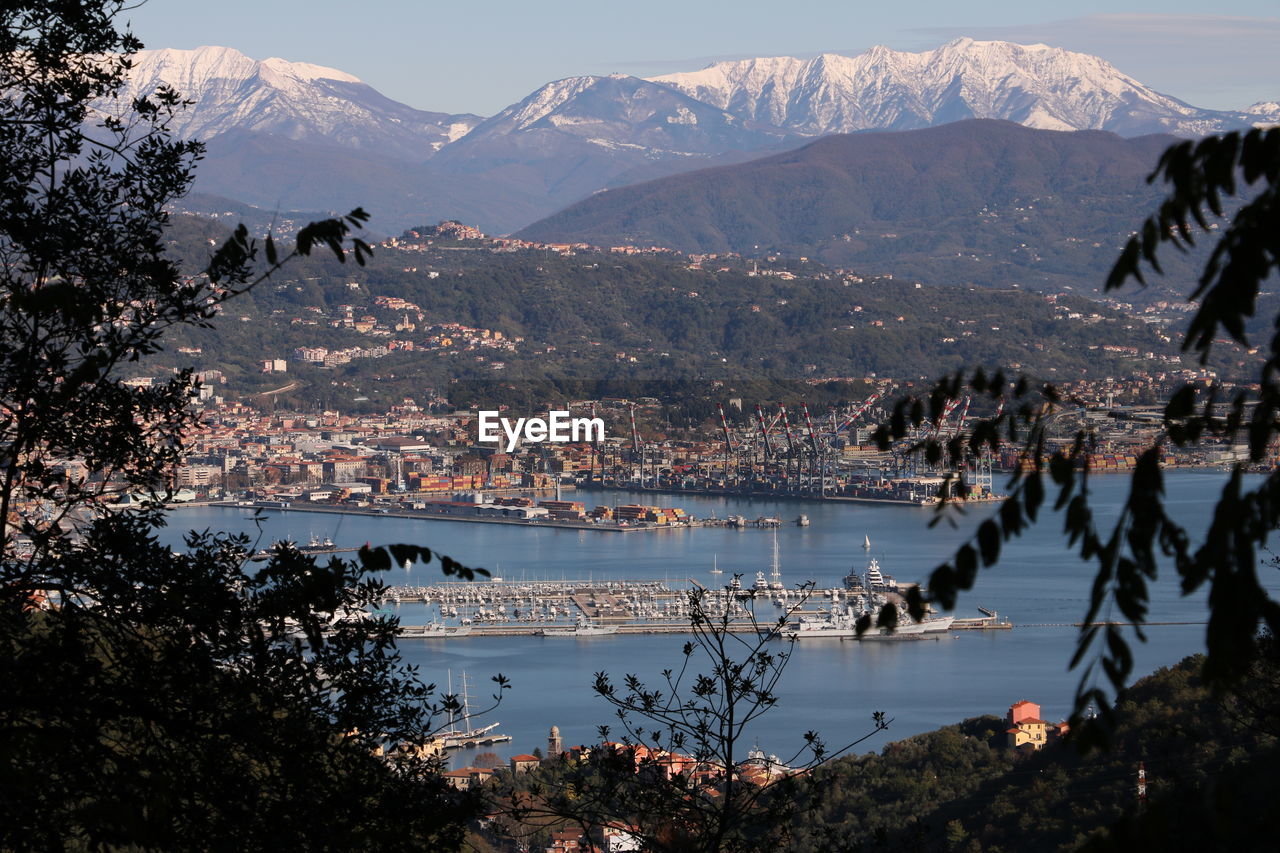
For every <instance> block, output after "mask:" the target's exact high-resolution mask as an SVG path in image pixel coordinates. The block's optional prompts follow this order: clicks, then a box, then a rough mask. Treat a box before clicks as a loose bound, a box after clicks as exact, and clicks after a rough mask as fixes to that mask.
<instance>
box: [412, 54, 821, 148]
mask: <svg viewBox="0 0 1280 853" xmlns="http://www.w3.org/2000/svg"><path fill="white" fill-rule="evenodd" d="M795 135H796V134H794V133H793V132H788V131H783V130H780V129H778V128H775V127H771V126H765V125H762V123H761V122H757V121H752V120H743V119H741V118H739V117H737V116H735V115H733V114H731V113H729V112H726V111H725V110H723V109H720V108H718V107H715V106H711V105H710V104H707V103H705V102H703V101H699V100H696V99H694V98H690V97H689V96H687V95H685V94H684V93H682V92H679V91H677V90H675V89H673V88H671V87H668V86H661V85H658V84H656V83H650V82H648V81H646V80H642V79H640V78H638V77H629V76H627V75H625V74H614V75H610V76H608V77H570V78H567V79H565V80H557V81H556V82H553V83H548V84H546V85H545V86H542V87H541V88H539V89H538V90H536V91H535V92H533V93H532V94H530V95H529V96H528V97H527V98H525V99H524V100H522V101H520V102H519V103H516V104H512V105H511V106H509V107H507V108H506V109H505V110H503V111H502V112H500V113H498V114H497V115H495V116H493V117H492V118H490V119H486V120H485V121H484V122H482V123H481V124H480V125H478V126H477V127H476V128H475V130H474V131H472V132H471V133H470V134H468V135H467V136H466V137H465V138H464V139H462V140H460V141H458V142H457V143H454V144H453V145H451V146H449V148H448V149H446V150H445V151H444V152H442V153H441V156H440V157H439V158H438V162H437V164H436V165H437V166H442V165H444V164H447V163H453V162H460V161H461V160H462V159H464V158H466V159H472V158H475V157H477V156H479V155H480V154H481V152H487V151H489V150H490V149H493V148H494V147H495V146H498V147H507V146H515V147H518V148H521V149H524V150H544V151H548V152H549V151H551V150H553V149H554V148H555V146H556V144H557V143H564V142H569V141H572V142H573V143H574V144H575V145H581V144H585V145H588V146H594V147H597V148H600V149H604V150H609V151H619V150H629V151H632V152H636V153H642V154H643V156H644V157H646V158H648V159H665V158H682V157H706V156H709V155H717V154H722V153H725V152H727V151H740V150H753V149H758V148H764V147H768V146H772V145H776V144H777V143H779V142H781V141H784V140H786V139H787V138H789V137H794V136H795ZM517 140H518V141H517ZM494 153H497V152H496V151H495V152H494Z"/></svg>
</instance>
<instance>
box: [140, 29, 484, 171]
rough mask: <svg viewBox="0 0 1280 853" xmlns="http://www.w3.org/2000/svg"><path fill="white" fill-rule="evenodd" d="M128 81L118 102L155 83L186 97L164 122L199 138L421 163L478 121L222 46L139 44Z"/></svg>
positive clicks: (343, 76) (321, 70)
mask: <svg viewBox="0 0 1280 853" xmlns="http://www.w3.org/2000/svg"><path fill="white" fill-rule="evenodd" d="M129 83H130V85H129V89H128V90H127V91H125V92H124V96H125V98H124V99H122V102H124V103H127V102H128V99H129V98H132V97H134V96H136V95H139V94H143V93H147V92H151V91H154V90H155V88H156V86H158V85H160V84H167V85H169V86H172V87H173V88H174V89H175V90H177V91H178V92H179V93H180V94H181V95H182V96H183V97H184V98H186V99H188V100H190V101H192V102H193V105H192V106H191V107H190V108H189V109H187V110H185V111H183V112H181V113H180V114H179V115H178V116H177V117H176V118H175V120H174V122H173V124H172V127H173V128H174V130H175V131H176V132H177V133H179V134H180V135H181V136H184V137H196V138H199V139H204V140H210V139H214V138H216V137H217V136H220V135H222V134H226V133H231V132H246V131H247V132H253V133H269V134H273V135H276V136H285V137H287V138H289V139H291V140H296V141H302V142H318V143H328V144H335V145H338V146H341V147H343V148H350V149H359V150H363V151H368V152H371V153H378V154H383V155H386V156H390V157H394V158H396V159H402V160H408V161H409V162H421V161H424V160H426V159H428V158H430V157H431V156H432V155H433V154H434V153H435V152H436V151H438V150H439V149H440V148H442V147H444V146H445V145H447V144H449V143H450V142H452V141H454V140H455V139H458V138H460V137H462V136H464V135H465V134H466V133H467V132H468V131H470V130H471V128H473V127H475V125H476V124H478V123H479V121H480V117H479V116H473V115H448V114H446V113H434V112H424V111H422V110H416V109H413V108H412V107H408V106H405V105H404V104H401V103H398V102H396V101H393V100H391V99H390V98H387V97H385V96H384V95H382V94H380V93H379V92H378V91H377V90H376V89H374V88H373V87H371V86H369V85H367V84H365V83H363V82H361V81H360V80H359V79H358V78H356V77H353V76H352V75H350V74H347V73H345V72H343V71H338V70H337V69H334V68H325V67H323V66H319V65H310V64H308V63H304V62H288V61H286V60H283V59H264V60H261V61H259V60H255V59H251V58H249V57H248V56H245V55H244V54H243V53H240V52H239V51H237V50H233V49H231V48H228V47H200V48H196V49H195V50H144V51H140V52H139V53H138V54H137V55H136V56H135V57H134V58H133V69H132V71H131V73H130V76H129Z"/></svg>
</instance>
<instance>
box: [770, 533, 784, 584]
mask: <svg viewBox="0 0 1280 853" xmlns="http://www.w3.org/2000/svg"><path fill="white" fill-rule="evenodd" d="M772 577H773V582H774V583H775V584H777V585H778V586H781V585H782V564H781V562H780V561H779V560H778V528H776V527H775V528H773V573H772Z"/></svg>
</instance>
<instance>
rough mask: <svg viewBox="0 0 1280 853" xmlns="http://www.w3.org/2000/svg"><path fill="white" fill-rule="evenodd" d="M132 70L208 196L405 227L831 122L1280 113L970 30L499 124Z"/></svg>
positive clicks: (521, 216)
mask: <svg viewBox="0 0 1280 853" xmlns="http://www.w3.org/2000/svg"><path fill="white" fill-rule="evenodd" d="M133 64H134V67H133V70H132V73H131V75H130V87H129V89H128V91H126V92H124V93H123V95H124V98H125V99H127V98H129V97H132V96H135V95H138V94H144V93H148V92H150V91H152V90H154V88H155V87H156V86H157V85H159V84H162V83H163V84H167V85H170V86H172V87H173V88H174V89H176V90H177V91H178V92H179V93H181V94H182V95H183V96H184V97H185V98H187V99H189V100H191V101H192V102H193V104H192V106H191V107H190V108H188V109H186V110H184V111H181V112H180V113H179V114H178V115H177V116H176V117H175V118H174V120H173V123H172V127H173V128H174V129H175V130H176V131H177V132H178V133H179V134H180V135H182V136H186V137H195V138H199V139H203V140H205V141H207V142H208V143H209V147H208V153H207V156H206V158H205V159H204V161H203V162H202V163H201V166H200V168H199V170H198V171H197V176H196V189H197V190H200V191H202V192H205V193H208V194H211V195H217V196H223V197H226V198H230V199H236V200H239V201H244V202H248V203H251V204H255V205H259V206H264V207H267V208H268V209H282V210H288V209H300V210H323V209H337V208H339V207H343V206H354V205H355V204H362V205H364V206H365V207H367V208H369V209H371V210H373V211H375V213H376V214H377V215H378V216H379V219H380V225H379V227H386V228H387V229H388V230H395V229H397V228H402V227H408V226H413V225H419V224H421V223H423V222H428V221H432V220H434V219H440V218H449V217H456V216H461V217H464V218H466V219H467V221H469V222H474V223H476V224H478V225H480V226H481V227H483V228H484V229H486V230H488V231H491V232H494V233H504V232H510V231H515V230H517V229H518V228H520V227H521V226H524V225H526V224H528V223H530V222H533V221H535V220H537V219H540V218H542V217H544V216H547V215H548V214H551V213H554V212H555V211H557V210H559V209H561V208H563V207H565V206H567V205H569V204H572V203H574V202H576V201H579V200H580V199H583V198H587V197H589V196H591V195H593V194H594V193H597V192H599V191H600V190H602V189H608V188H616V187H620V186H623V185H625V184H629V183H634V182H637V181H643V180H649V179H654V178H660V177H664V176H668V175H673V174H676V173H679V172H687V171H691V170H694V169H700V168H703V167H706V166H712V165H726V164H731V163H738V162H743V161H745V160H748V159H752V158H756V157H759V156H763V155H766V154H770V153H774V152H777V151H781V150H785V149H788V148H794V147H796V146H798V145H800V144H803V143H806V142H808V141H810V140H811V139H812V138H813V137H816V136H821V135H824V134H830V133H847V132H852V131H860V130H871V129H893V130H900V129H912V128H923V127H928V126H932V125H938V124H945V123H947V122H951V121H955V120H957V119H962V118H1001V119H1007V120H1011V121H1015V122H1018V123H1021V124H1024V125H1027V126H1030V127H1033V128H1039V129H1052V130H1077V129H1079V130H1083V129H1093V130H1098V129H1101V130H1110V131H1114V132H1115V133H1118V134H1120V135H1123V136H1138V135H1142V134H1149V133H1161V132H1162V133H1174V134H1178V135H1183V136H1196V135H1201V134H1204V133H1210V132H1215V131H1221V130H1226V129H1230V128H1236V127H1249V126H1252V125H1255V124H1275V123H1280V104H1277V103H1271V102H1267V103H1258V104H1254V105H1253V106H1252V107H1249V108H1247V109H1244V110H1241V111H1239V112H1215V111H1210V110H1200V109H1197V108H1195V107H1192V106H1190V105H1188V104H1186V103H1184V102H1182V101H1179V100H1177V99H1176V98H1172V97H1169V96H1167V95H1163V94H1160V93H1158V92H1155V91H1153V90H1152V89H1150V88H1149V87H1147V86H1145V85H1143V84H1142V83H1140V82H1138V81H1137V80H1135V79H1133V78H1132V77H1129V76H1127V75H1125V74H1123V73H1121V72H1120V71H1118V70H1117V69H1116V68H1114V67H1113V66H1111V65H1110V64H1108V63H1107V62H1105V61H1103V60H1101V59H1099V58H1098V57H1095V56H1089V55H1087V54H1081V53H1072V52H1070V51H1066V50H1060V49H1057V48H1051V47H1046V46H1045V45H1029V46H1028V45H1016V44H1010V43H1007V42H979V41H974V40H972V39H958V40H956V41H953V42H950V43H949V44H946V45H943V46H942V47H940V48H938V49H937V50H932V51H927V52H924V53H904V52H900V51H894V50H890V49H888V48H884V47H877V48H874V49H872V50H870V51H868V52H867V53H864V54H861V55H859V56H853V57H849V56H840V55H835V54H826V55H823V56H819V57H817V58H815V59H808V60H802V59H796V58H791V57H773V58H757V59H747V60H741V61H737V62H722V63H717V64H715V65H712V66H710V67H708V68H705V69H703V70H701V71H695V72H689V73H680V74H667V75H663V76H660V77H654V78H651V79H649V80H643V79H640V78H636V77H629V76H626V75H613V76H609V77H571V78H568V79H565V80H559V81H556V82H553V83H548V84H546V85H544V86H541V87H539V88H538V89H537V90H535V91H534V92H533V93H531V94H530V95H529V96H528V97H526V98H524V99H523V100H521V101H520V102H518V103H515V104H512V105H511V106H509V107H507V108H506V109H504V110H502V111H501V112H500V113H498V114H497V115H495V116H493V117H491V118H489V119H481V118H480V117H478V116H474V115H449V114H446V113H438V112H427V111H423V110H418V109H414V108H412V107H409V106H406V105H404V104H401V103H397V102H396V101H393V100H391V99H389V98H387V97H385V96H383V95H382V94H380V93H379V92H377V91H376V90H374V89H373V88H372V87H370V86H368V85H366V84H365V83H363V82H361V81H360V80H359V79H358V78H356V77H354V76H352V75H351V74H348V73H346V72H343V71H339V70H337V69H333V68H325V67H321V66H318V65H311V64H307V63H302V62H288V61H285V60H283V59H266V60H260V61H259V60H255V59H252V58H250V57H248V56H245V55H244V54H242V53H240V52H239V51H236V50H233V49H231V48H225V47H202V48H197V49H195V50H151V51H142V52H141V53H139V54H137V55H136V56H135V57H134V59H133ZM125 102H127V101H126V100H124V99H122V100H121V101H120V102H118V103H117V104H116V105H115V106H114V109H121V107H120V104H121V103H125ZM112 108H113V107H111V106H110V105H106V106H104V109H112ZM316 175H324V180H323V181H318V180H316V178H315V176H316ZM384 217H385V218H384Z"/></svg>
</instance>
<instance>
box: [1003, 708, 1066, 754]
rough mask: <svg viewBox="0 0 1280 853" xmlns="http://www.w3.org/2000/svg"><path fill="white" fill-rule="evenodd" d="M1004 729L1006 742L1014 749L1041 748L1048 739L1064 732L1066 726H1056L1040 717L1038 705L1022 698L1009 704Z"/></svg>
mask: <svg viewBox="0 0 1280 853" xmlns="http://www.w3.org/2000/svg"><path fill="white" fill-rule="evenodd" d="M1006 722H1008V724H1009V728H1007V729H1005V736H1006V742H1007V743H1008V745H1009V746H1011V747H1014V748H1015V749H1017V748H1021V747H1027V746H1029V747H1031V748H1032V749H1043V748H1044V745H1045V744H1046V743H1048V742H1049V741H1051V740H1053V739H1055V738H1057V737H1059V736H1061V735H1063V734H1066V726H1061V727H1059V726H1057V725H1054V724H1053V723H1050V722H1047V721H1045V720H1043V719H1041V718H1040V706H1039V705H1037V704H1036V703H1034V702H1028V701H1026V700H1023V701H1021V702H1015V703H1014V704H1012V705H1010V706H1009V714H1008V717H1007V718H1006Z"/></svg>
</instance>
